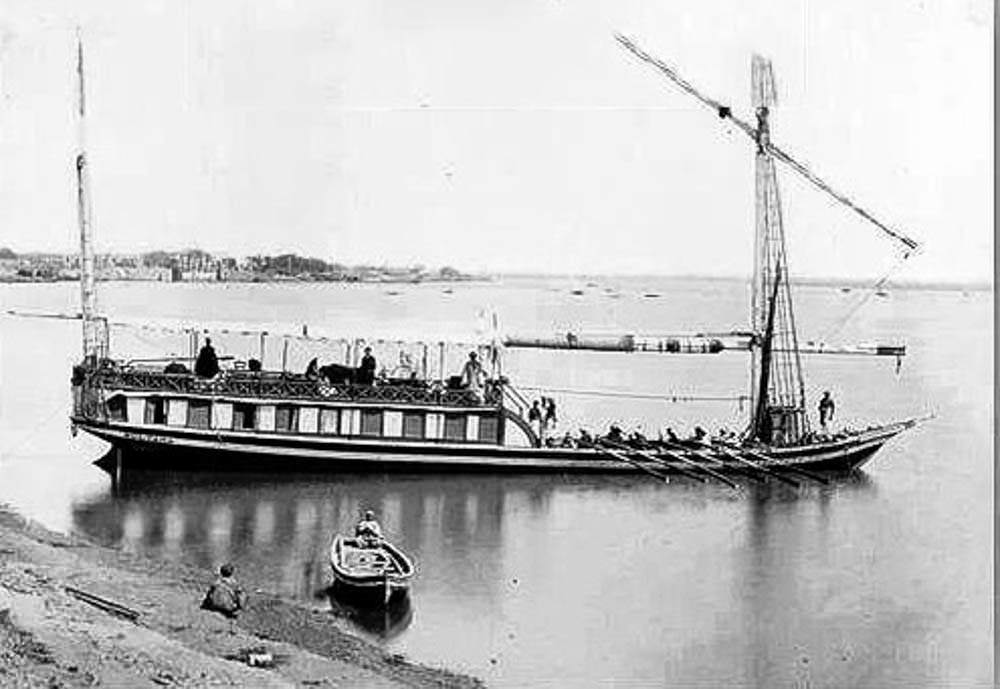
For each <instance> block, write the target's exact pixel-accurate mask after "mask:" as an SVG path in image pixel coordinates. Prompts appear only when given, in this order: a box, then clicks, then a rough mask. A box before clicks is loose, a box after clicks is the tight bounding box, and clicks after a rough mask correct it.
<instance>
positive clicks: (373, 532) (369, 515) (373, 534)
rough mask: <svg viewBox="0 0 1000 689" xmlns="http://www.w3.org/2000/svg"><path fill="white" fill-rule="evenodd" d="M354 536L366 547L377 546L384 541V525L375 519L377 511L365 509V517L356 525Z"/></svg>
mask: <svg viewBox="0 0 1000 689" xmlns="http://www.w3.org/2000/svg"><path fill="white" fill-rule="evenodd" d="M354 536H355V537H356V538H357V539H358V542H359V543H360V544H361V545H362V546H364V547H368V548H371V547H375V546H377V545H379V544H380V543H381V542H382V527H381V526H379V524H378V522H377V521H375V513H374V512H372V511H371V510H366V511H365V517H364V519H362V520H361V521H359V522H358V525H357V526H356V527H354Z"/></svg>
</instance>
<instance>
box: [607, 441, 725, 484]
mask: <svg viewBox="0 0 1000 689" xmlns="http://www.w3.org/2000/svg"><path fill="white" fill-rule="evenodd" d="M601 443H602V444H603V445H611V446H613V447H616V448H618V449H619V450H627V451H629V452H635V453H636V454H637V455H641V456H642V457H645V458H646V459H648V460H650V461H653V462H656V463H657V464H661V465H663V466H665V467H667V468H668V469H670V470H671V471H676V472H677V473H678V474H681V475H682V476H687V477H688V478H693V479H695V480H696V481H701V482H702V483H704V482H705V481H707V480H708V479H707V478H705V477H704V476H703V475H701V474H697V473H695V472H693V471H691V470H689V469H684V468H682V467H679V466H677V464H673V463H670V462H668V461H666V460H665V459H663V458H662V457H657V456H656V455H654V454H653V453H652V452H649V451H648V450H641V449H639V448H637V447H630V446H629V445H625V444H623V443H616V442H614V441H611V440H608V439H604V440H602V441H601ZM689 463H690V464H694V463H693V462H689ZM695 466H696V467H697V468H698V469H699V470H700V469H701V467H700V466H697V465H695Z"/></svg>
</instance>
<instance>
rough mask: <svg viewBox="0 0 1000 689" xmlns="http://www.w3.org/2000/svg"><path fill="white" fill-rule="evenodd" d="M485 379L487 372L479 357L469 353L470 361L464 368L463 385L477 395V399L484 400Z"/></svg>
mask: <svg viewBox="0 0 1000 689" xmlns="http://www.w3.org/2000/svg"><path fill="white" fill-rule="evenodd" d="M485 379H486V372H485V371H483V365H482V364H481V363H479V357H478V356H477V355H476V353H475V352H469V360H468V361H466V362H465V366H463V367H462V385H463V386H465V387H466V388H467V389H469V390H471V391H472V392H473V394H475V395H476V399H482V397H483V384H484V381H485Z"/></svg>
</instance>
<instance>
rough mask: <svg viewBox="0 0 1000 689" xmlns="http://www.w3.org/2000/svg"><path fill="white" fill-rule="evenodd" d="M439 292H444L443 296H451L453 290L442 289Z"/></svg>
mask: <svg viewBox="0 0 1000 689" xmlns="http://www.w3.org/2000/svg"><path fill="white" fill-rule="evenodd" d="M441 291H442V292H444V293H445V294H452V293H453V292H454V291H455V290H453V289H451V288H448V289H443V290H441Z"/></svg>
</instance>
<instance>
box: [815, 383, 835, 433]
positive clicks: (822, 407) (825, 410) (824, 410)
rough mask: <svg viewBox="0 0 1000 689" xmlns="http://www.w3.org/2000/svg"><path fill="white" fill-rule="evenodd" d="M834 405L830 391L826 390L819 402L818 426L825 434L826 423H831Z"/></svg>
mask: <svg viewBox="0 0 1000 689" xmlns="http://www.w3.org/2000/svg"><path fill="white" fill-rule="evenodd" d="M834 408H835V405H834V404H833V398H832V397H831V396H830V391H829V390H826V391H825V392H823V397H822V398H821V399H820V401H819V425H820V428H822V429H823V432H824V433H826V430H827V429H826V422H827V421H833V410H834Z"/></svg>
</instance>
